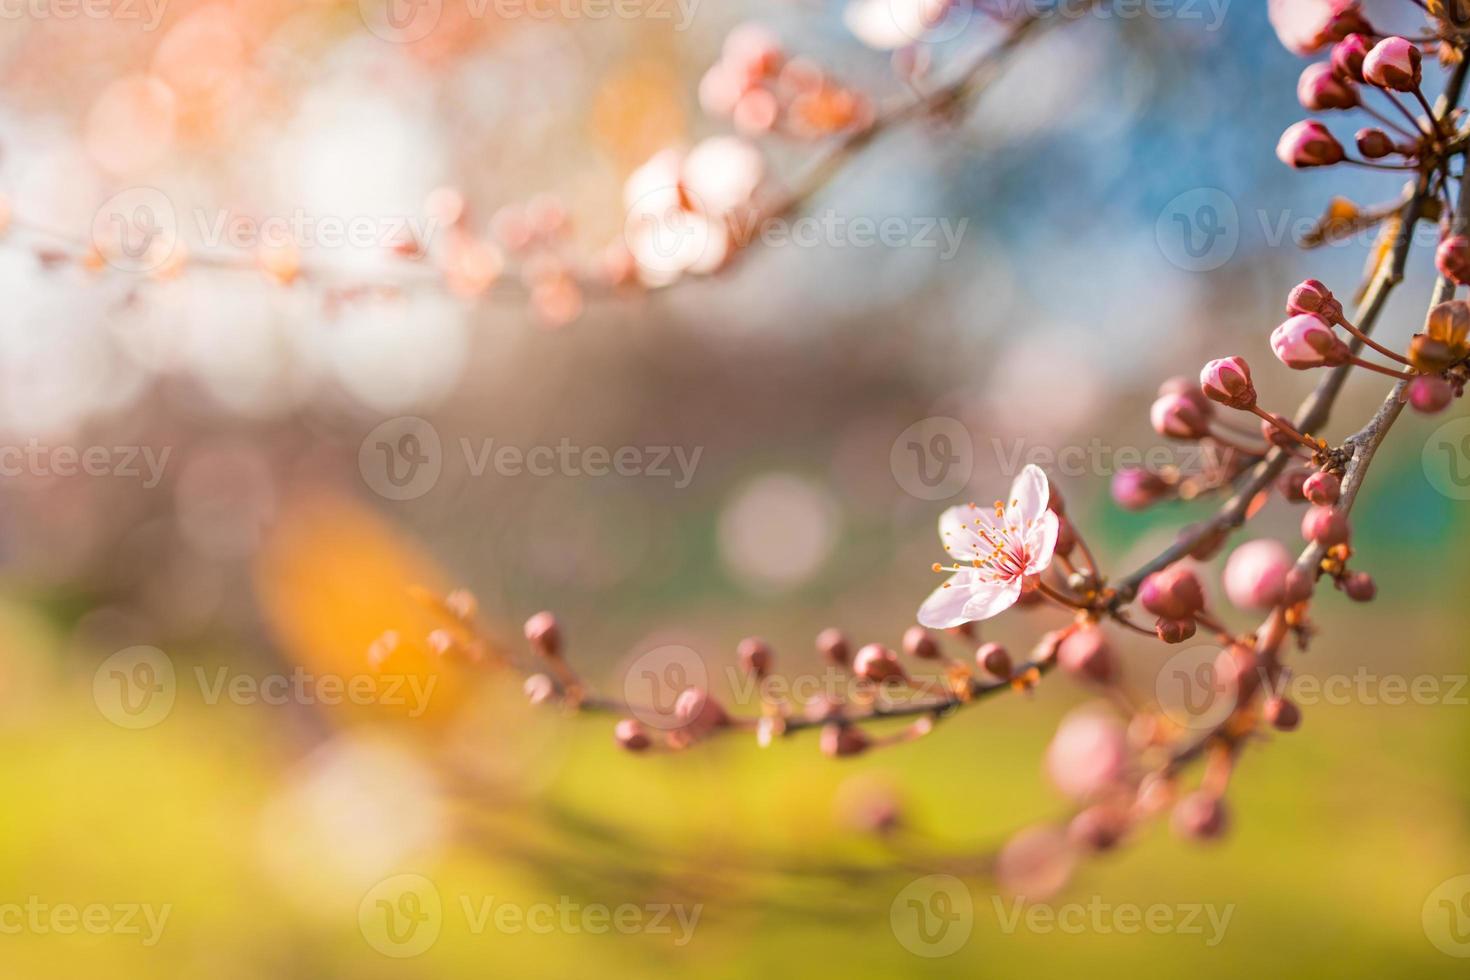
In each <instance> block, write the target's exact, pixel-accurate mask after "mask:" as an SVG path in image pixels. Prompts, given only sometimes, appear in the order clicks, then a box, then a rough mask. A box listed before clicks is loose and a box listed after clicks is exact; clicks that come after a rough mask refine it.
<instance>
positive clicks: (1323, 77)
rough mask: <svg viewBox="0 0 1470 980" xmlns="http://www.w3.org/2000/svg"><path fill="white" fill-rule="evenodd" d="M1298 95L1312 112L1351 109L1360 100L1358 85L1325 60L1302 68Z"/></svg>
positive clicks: (1297, 84)
mask: <svg viewBox="0 0 1470 980" xmlns="http://www.w3.org/2000/svg"><path fill="white" fill-rule="evenodd" d="M1296 97H1297V101H1298V102H1300V103H1301V104H1302V108H1303V109H1307V110H1309V111H1311V112H1322V111H1323V110H1325V109H1351V108H1353V107H1354V106H1356V105H1357V104H1358V102H1359V101H1360V100H1359V99H1358V89H1357V86H1355V85H1354V84H1353V83H1352V82H1351V81H1349V80H1347V79H1345V78H1343V77H1342V76H1340V75H1338V74H1337V73H1336V72H1334V71H1333V69H1332V66H1331V65H1330V64H1328V63H1327V62H1325V61H1324V62H1321V63H1319V64H1315V65H1308V66H1307V67H1306V68H1304V69H1303V70H1302V75H1301V78H1299V79H1298V80H1297V83H1296Z"/></svg>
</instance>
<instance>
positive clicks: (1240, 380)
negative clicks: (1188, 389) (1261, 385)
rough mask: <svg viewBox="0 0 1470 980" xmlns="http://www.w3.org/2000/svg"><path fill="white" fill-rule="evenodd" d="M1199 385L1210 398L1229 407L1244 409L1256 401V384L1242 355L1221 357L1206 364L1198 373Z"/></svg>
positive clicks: (1247, 408)
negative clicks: (1252, 380)
mask: <svg viewBox="0 0 1470 980" xmlns="http://www.w3.org/2000/svg"><path fill="white" fill-rule="evenodd" d="M1199 386H1200V390H1201V391H1203V392H1204V393H1205V395H1206V396H1208V397H1209V398H1210V400H1212V401H1217V402H1219V403H1220V404H1221V405H1228V406H1229V407H1231V408H1238V409H1241V410H1242V411H1245V410H1249V409H1250V408H1251V407H1252V406H1254V405H1255V403H1256V386H1255V385H1254V384H1253V383H1252V382H1251V369H1250V365H1249V364H1247V363H1246V362H1245V358H1243V357H1222V358H1218V359H1217V360H1213V361H1211V362H1210V363H1208V364H1206V365H1205V366H1204V370H1202V371H1200V374H1199Z"/></svg>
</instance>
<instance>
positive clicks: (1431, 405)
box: [1409, 374, 1455, 415]
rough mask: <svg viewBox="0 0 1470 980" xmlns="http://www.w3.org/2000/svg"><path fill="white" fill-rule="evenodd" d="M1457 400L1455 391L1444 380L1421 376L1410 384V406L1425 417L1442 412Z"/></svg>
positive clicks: (1431, 376)
mask: <svg viewBox="0 0 1470 980" xmlns="http://www.w3.org/2000/svg"><path fill="white" fill-rule="evenodd" d="M1454 398H1455V389H1454V386H1453V385H1451V384H1450V383H1449V382H1448V381H1446V380H1445V379H1444V378H1440V377H1436V376H1433V375H1427V374H1425V375H1420V376H1419V377H1417V378H1415V379H1414V380H1413V381H1410V382H1409V404H1410V405H1412V406H1413V408H1414V411H1416V412H1422V413H1423V414H1425V415H1433V414H1434V413H1436V412H1442V411H1444V410H1445V407H1446V406H1448V405H1449V403H1450V402H1451V401H1453V400H1454Z"/></svg>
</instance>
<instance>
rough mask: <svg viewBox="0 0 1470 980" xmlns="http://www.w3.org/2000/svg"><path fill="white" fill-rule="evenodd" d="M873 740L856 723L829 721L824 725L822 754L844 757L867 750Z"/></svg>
mask: <svg viewBox="0 0 1470 980" xmlns="http://www.w3.org/2000/svg"><path fill="white" fill-rule="evenodd" d="M872 744H873V743H872V740H871V739H870V738H868V736H867V735H866V734H864V733H863V730H862V729H861V728H858V727H857V726H856V725H845V724H841V723H839V722H835V721H834V722H829V723H828V724H826V725H823V726H822V738H821V748H822V754H823V755H825V756H827V757H828V758H829V759H842V758H845V757H847V756H852V755H859V754H861V753H862V752H865V751H867V749H868V747H869V746H870V745H872Z"/></svg>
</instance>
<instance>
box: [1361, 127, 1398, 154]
mask: <svg viewBox="0 0 1470 980" xmlns="http://www.w3.org/2000/svg"><path fill="white" fill-rule="evenodd" d="M1353 142H1354V143H1356V144H1357V146H1358V152H1359V153H1361V154H1363V156H1364V157H1365V158H1366V159H1369V160H1381V159H1382V158H1384V157H1386V156H1388V155H1389V154H1390V153H1392V152H1393V151H1394V150H1395V149H1396V147H1395V146H1394V142H1393V138H1392V137H1390V136H1389V135H1388V134H1387V133H1385V132H1384V131H1383V130H1381V129H1374V128H1373V127H1372V126H1366V127H1364V128H1363V129H1360V130H1358V132H1357V135H1356V136H1354V137H1353Z"/></svg>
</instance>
